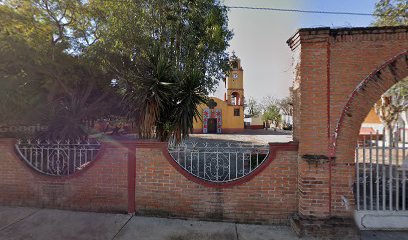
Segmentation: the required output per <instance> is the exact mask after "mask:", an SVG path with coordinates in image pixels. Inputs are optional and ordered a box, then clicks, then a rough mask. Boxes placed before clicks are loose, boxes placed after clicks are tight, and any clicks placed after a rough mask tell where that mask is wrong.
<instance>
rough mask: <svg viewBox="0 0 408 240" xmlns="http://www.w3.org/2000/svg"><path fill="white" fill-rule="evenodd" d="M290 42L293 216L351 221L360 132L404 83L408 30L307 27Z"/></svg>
mask: <svg viewBox="0 0 408 240" xmlns="http://www.w3.org/2000/svg"><path fill="white" fill-rule="evenodd" d="M287 43H288V45H289V47H290V48H291V50H292V52H293V66H294V67H295V69H294V70H295V74H294V76H295V79H294V81H293V85H292V94H293V107H294V116H293V122H294V135H293V139H294V141H297V142H299V153H298V172H299V176H298V203H299V206H298V207H299V212H298V214H299V215H300V216H301V217H304V218H316V217H317V218H328V217H351V216H352V213H353V205H354V195H353V185H354V180H355V166H354V150H355V144H356V139H357V135H358V131H359V129H360V126H361V123H362V122H363V120H364V118H365V117H366V115H367V114H368V112H369V111H370V109H371V108H372V106H373V105H374V103H375V102H376V101H377V100H378V99H379V98H380V96H381V95H382V94H383V93H384V92H385V91H387V90H388V89H389V88H390V87H391V86H392V85H394V84H395V83H396V82H397V81H399V80H401V79H403V78H405V77H407V73H408V68H407V49H408V26H395V27H367V28H334V29H333V28H305V29H300V30H298V31H297V32H296V33H295V34H294V35H293V36H292V37H291V38H290V39H289V40H288V41H287ZM367 74H369V75H368V76H367Z"/></svg>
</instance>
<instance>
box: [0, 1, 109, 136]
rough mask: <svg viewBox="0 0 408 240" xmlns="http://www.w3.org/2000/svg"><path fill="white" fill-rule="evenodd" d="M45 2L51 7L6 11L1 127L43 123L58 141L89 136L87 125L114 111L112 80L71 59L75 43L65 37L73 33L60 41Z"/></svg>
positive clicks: (1, 16)
mask: <svg viewBox="0 0 408 240" xmlns="http://www.w3.org/2000/svg"><path fill="white" fill-rule="evenodd" d="M44 2H47V4H48V3H50V2H51V1H46V0H44V1H7V2H6V4H4V5H0V27H1V30H0V74H1V82H0V86H1V87H0V103H1V104H0V123H1V124H3V125H20V124H35V123H41V124H44V125H47V126H48V127H49V132H47V134H46V135H47V136H48V137H52V138H62V137H67V138H76V137H79V136H84V135H86V133H85V132H84V131H83V128H82V125H81V121H82V120H83V119H84V118H90V117H98V116H100V115H99V114H102V115H103V114H105V113H104V112H105V109H106V110H108V109H109V106H107V104H108V103H109V102H111V99H113V98H112V94H113V90H114V89H113V88H112V87H111V86H110V80H111V76H110V75H109V74H106V72H103V71H102V70H101V69H99V68H98V67H97V66H95V65H94V64H92V63H91V62H89V61H86V60H85V59H84V58H83V57H76V56H73V55H72V54H69V53H68V52H69V51H70V50H71V49H72V48H71V45H70V44H69V42H70V38H66V36H65V35H64V34H65V32H69V31H65V30H63V31H61V32H62V33H61V34H63V35H61V36H57V35H58V34H57V31H58V30H56V29H55V27H56V22H52V20H50V19H53V17H47V16H48V15H47V10H46V9H43V8H42V6H41V5H40V3H44ZM54 2H57V1H54ZM58 11H59V10H56V9H53V10H52V12H58ZM64 12H65V13H64V14H66V12H69V11H68V10H67V11H65V10H64ZM55 16H59V15H55ZM55 16H54V17H55ZM59 18H61V16H59ZM59 18H58V19H59ZM58 19H57V21H62V22H64V21H65V20H58ZM61 24H63V25H65V23H61ZM57 25H58V24H57ZM65 26H68V25H65ZM65 38H66V39H67V40H64V39H65ZM57 39H59V40H57ZM109 95H111V97H108V96H109ZM113 95H114V94H113Z"/></svg>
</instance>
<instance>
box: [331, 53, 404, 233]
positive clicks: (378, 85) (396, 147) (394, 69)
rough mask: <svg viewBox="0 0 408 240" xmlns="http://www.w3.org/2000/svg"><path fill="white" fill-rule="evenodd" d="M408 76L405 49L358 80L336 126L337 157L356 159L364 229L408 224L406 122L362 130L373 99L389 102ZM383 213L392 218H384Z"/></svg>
mask: <svg viewBox="0 0 408 240" xmlns="http://www.w3.org/2000/svg"><path fill="white" fill-rule="evenodd" d="M407 80H408V52H407V51H404V52H402V53H400V54H398V55H396V56H394V57H393V58H391V59H389V60H388V61H386V62H384V63H383V64H382V65H381V66H379V67H378V68H377V69H376V70H375V71H373V72H372V73H371V74H370V75H368V76H367V77H366V78H365V79H364V80H363V81H361V82H360V83H359V84H358V85H357V87H356V88H355V89H354V91H353V92H352V94H351V95H350V97H349V99H348V101H347V103H346V105H345V106H344V108H343V110H342V113H341V116H340V118H339V121H338V123H337V126H336V128H335V132H334V135H333V142H332V147H333V151H334V155H335V156H337V157H338V159H336V161H338V162H341V163H344V164H350V165H352V163H351V162H350V160H351V159H355V163H354V164H355V171H356V176H355V179H354V181H355V187H354V191H353V192H354V200H355V201H354V202H355V210H356V214H355V218H356V220H357V221H356V222H357V224H358V225H359V227H360V228H362V229H378V228H391V227H392V226H398V227H399V228H401V227H404V226H405V227H404V228H406V227H408V223H406V221H401V220H403V219H401V216H403V217H404V218H406V217H408V211H407V210H408V206H406V205H407V204H406V200H407V195H406V193H407V190H406V189H407V186H408V185H407V184H406V182H407V180H408V178H407V173H408V172H407V171H408V168H404V166H403V162H404V159H405V158H406V155H407V154H406V153H405V152H407V153H408V146H407V145H406V136H405V126H403V127H402V126H397V128H394V130H391V131H390V132H388V133H387V131H385V130H383V131H382V132H377V131H376V132H374V131H373V130H371V131H370V133H364V132H361V131H360V129H361V128H360V126H361V124H362V123H363V121H364V119H365V118H366V116H367V115H368V114H369V113H370V110H371V111H372V108H373V105H374V104H376V103H377V104H378V101H379V100H381V101H383V102H385V103H386V104H390V103H389V102H390V101H391V100H390V99H389V97H382V95H383V94H384V93H385V92H386V91H387V90H388V89H390V88H391V87H392V86H394V85H395V84H396V83H398V82H399V81H407ZM401 127H402V128H403V130H402V129H401ZM365 130H367V129H365ZM364 135H365V136H364ZM353 139H356V140H357V141H353ZM353 143H354V144H353ZM356 143H357V147H355V144H356ZM353 154H355V157H353ZM333 183H334V184H336V183H337V184H344V181H342V180H340V179H334V182H333ZM384 216H386V217H387V219H388V220H387V221H384V219H381V217H384ZM380 219H381V220H380ZM404 222H405V225H404V224H402V223H404Z"/></svg>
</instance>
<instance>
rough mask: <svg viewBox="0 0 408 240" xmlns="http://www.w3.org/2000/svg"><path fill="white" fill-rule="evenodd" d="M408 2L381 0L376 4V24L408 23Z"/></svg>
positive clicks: (402, 0)
mask: <svg viewBox="0 0 408 240" xmlns="http://www.w3.org/2000/svg"><path fill="white" fill-rule="evenodd" d="M407 12H408V2H407V1H406V0H379V1H378V2H377V3H376V4H375V11H374V14H376V15H378V16H377V17H376V20H375V22H374V23H373V25H374V26H397V25H408V14H407Z"/></svg>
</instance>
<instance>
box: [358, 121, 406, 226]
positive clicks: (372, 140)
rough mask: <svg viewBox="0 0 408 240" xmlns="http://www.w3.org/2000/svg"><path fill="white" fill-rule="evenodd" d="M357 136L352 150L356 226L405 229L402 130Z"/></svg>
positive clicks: (403, 131) (404, 163)
mask: <svg viewBox="0 0 408 240" xmlns="http://www.w3.org/2000/svg"><path fill="white" fill-rule="evenodd" d="M387 132H388V133H386V131H385V130H383V131H382V132H381V133H379V132H378V131H377V132H375V133H370V135H366V136H361V137H360V138H359V142H358V144H357V147H356V151H355V159H356V165H355V166H356V174H357V176H356V185H355V189H354V191H355V196H356V213H355V218H356V222H357V225H358V226H359V227H360V229H362V230H368V229H383V230H384V229H408V211H407V208H408V199H407V195H406V194H407V173H406V172H407V170H408V158H407V153H408V151H407V144H406V128H405V126H403V127H398V126H397V127H396V128H395V130H393V131H387Z"/></svg>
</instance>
